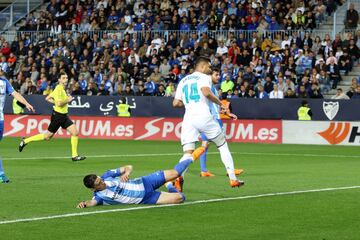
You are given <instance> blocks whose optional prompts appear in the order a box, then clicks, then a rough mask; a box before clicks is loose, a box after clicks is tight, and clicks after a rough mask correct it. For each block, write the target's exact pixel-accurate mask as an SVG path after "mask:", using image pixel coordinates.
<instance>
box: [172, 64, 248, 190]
mask: <svg viewBox="0 0 360 240" xmlns="http://www.w3.org/2000/svg"><path fill="white" fill-rule="evenodd" d="M211 72H212V71H211V65H210V60H209V59H207V58H204V57H199V58H198V60H197V62H196V65H195V72H194V73H192V74H190V75H188V76H186V77H185V78H183V79H182V80H181V81H180V83H179V84H178V87H177V89H176V94H175V99H174V101H173V107H183V106H185V115H184V118H183V122H182V130H181V145H182V146H183V151H184V156H183V157H182V158H181V159H180V162H181V161H182V160H184V159H187V158H188V157H189V155H190V154H191V153H192V152H193V151H194V149H195V142H197V141H198V140H199V135H200V133H203V134H205V136H206V137H207V139H208V140H209V141H211V142H213V143H214V144H215V145H216V146H217V148H218V149H219V152H220V156H221V161H222V162H223V164H224V166H225V168H226V171H227V173H228V176H229V178H230V186H231V187H240V186H242V185H244V182H243V181H240V180H238V179H237V177H236V175H235V173H234V161H233V158H232V156H231V153H230V150H229V147H228V144H227V142H226V139H225V134H224V133H223V131H222V130H221V127H220V125H219V124H218V123H217V122H216V121H215V120H214V118H213V116H212V114H211V112H210V107H209V101H211V102H213V103H215V104H217V105H219V106H220V107H221V108H222V109H223V110H227V109H226V107H225V106H224V105H223V104H222V103H221V101H220V100H219V98H217V97H216V96H215V95H214V94H213V93H212V91H211V82H212V80H211V76H210V74H211ZM182 182H183V179H182V178H181V177H180V178H179V179H178V181H177V183H178V184H177V186H178V188H180V189H181V188H182ZM179 185H180V186H179Z"/></svg>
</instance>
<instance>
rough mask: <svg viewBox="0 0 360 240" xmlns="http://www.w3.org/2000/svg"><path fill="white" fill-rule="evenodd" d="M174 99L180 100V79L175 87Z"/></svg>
mask: <svg viewBox="0 0 360 240" xmlns="http://www.w3.org/2000/svg"><path fill="white" fill-rule="evenodd" d="M175 99H178V100H182V81H180V82H179V84H178V86H177V88H176V92H175Z"/></svg>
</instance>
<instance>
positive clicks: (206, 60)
mask: <svg viewBox="0 0 360 240" xmlns="http://www.w3.org/2000/svg"><path fill="white" fill-rule="evenodd" d="M209 62H210V59H209V58H208V57H207V56H200V57H198V58H197V59H196V63H195V66H198V65H199V64H202V63H209Z"/></svg>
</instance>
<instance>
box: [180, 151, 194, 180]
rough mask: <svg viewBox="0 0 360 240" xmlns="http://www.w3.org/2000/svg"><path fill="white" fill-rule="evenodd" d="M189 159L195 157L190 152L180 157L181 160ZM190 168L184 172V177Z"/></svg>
mask: <svg viewBox="0 0 360 240" xmlns="http://www.w3.org/2000/svg"><path fill="white" fill-rule="evenodd" d="M188 159H192V160H193V161H194V159H193V157H192V155H191V154H190V153H184V155H183V156H182V157H181V158H180V160H179V162H182V161H185V160H188ZM187 170H188V169H186V170H185V171H184V172H183V173H182V174H181V176H182V177H183V178H184V175H185V173H186V172H187Z"/></svg>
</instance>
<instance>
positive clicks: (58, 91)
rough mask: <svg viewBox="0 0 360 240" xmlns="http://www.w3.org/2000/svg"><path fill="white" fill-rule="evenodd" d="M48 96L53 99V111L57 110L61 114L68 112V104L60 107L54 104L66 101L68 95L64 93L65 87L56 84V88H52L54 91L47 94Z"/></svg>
mask: <svg viewBox="0 0 360 240" xmlns="http://www.w3.org/2000/svg"><path fill="white" fill-rule="evenodd" d="M49 96H50V97H52V98H53V99H54V102H55V105H54V111H55V112H58V113H62V114H67V113H68V104H65V105H64V106H62V107H58V106H56V103H57V102H59V101H62V102H64V101H67V99H68V96H67V94H66V91H65V88H64V86H63V85H61V84H58V85H57V86H56V88H55V89H54V91H53V92H52V93H50V94H49Z"/></svg>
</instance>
